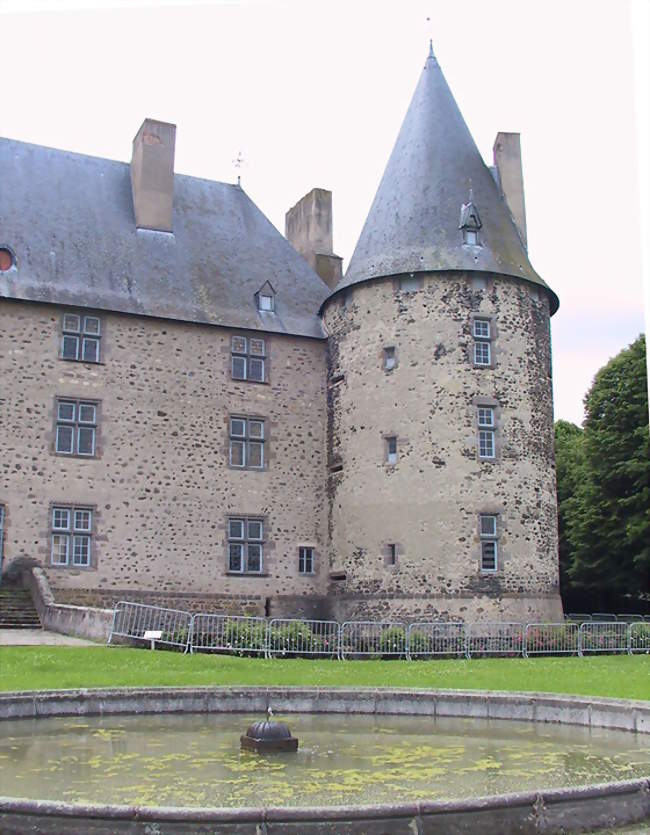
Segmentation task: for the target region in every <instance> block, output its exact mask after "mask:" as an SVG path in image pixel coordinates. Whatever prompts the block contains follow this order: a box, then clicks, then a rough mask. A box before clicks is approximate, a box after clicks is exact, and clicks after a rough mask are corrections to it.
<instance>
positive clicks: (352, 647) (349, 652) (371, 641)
mask: <svg viewBox="0 0 650 835" xmlns="http://www.w3.org/2000/svg"><path fill="white" fill-rule="evenodd" d="M339 655H340V658H341V660H342V661H344V660H345V659H346V658H350V657H355V658H358V657H360V656H364V655H365V656H371V657H373V656H374V657H380V658H399V657H400V656H404V657H406V627H405V626H404V624H403V623H396V622H392V621H388V622H382V623H378V622H376V621H369V620H356V621H346V622H345V623H343V624H341V629H340V630H339Z"/></svg>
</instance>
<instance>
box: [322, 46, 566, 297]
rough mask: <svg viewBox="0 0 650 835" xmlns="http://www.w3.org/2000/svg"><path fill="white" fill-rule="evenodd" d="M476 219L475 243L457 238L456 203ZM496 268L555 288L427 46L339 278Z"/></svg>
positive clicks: (354, 281)
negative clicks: (539, 269) (535, 260)
mask: <svg viewBox="0 0 650 835" xmlns="http://www.w3.org/2000/svg"><path fill="white" fill-rule="evenodd" d="M470 187H471V189H472V191H473V198H472V200H473V204H474V206H475V207H476V209H477V211H478V213H479V216H480V218H481V222H482V228H481V233H480V242H481V244H482V246H481V247H474V246H469V245H463V235H462V232H461V231H460V229H459V222H458V219H459V215H460V212H461V207H462V206H463V205H464V204H466V203H467V202H468V197H469V190H470ZM442 270H462V271H470V270H471V271H475V272H476V271H478V272H489V273H501V274H503V275H510V276H515V277H517V278H523V279H526V280H527V281H529V282H532V283H533V284H536V285H540V286H542V287H544V288H545V289H546V290H547V291H548V294H549V297H550V304H551V313H554V312H555V311H556V310H557V308H558V305H559V302H558V299H557V296H556V295H555V293H554V292H553V291H552V290H551V289H550V288H549V287H548V286H547V285H546V284H545V283H544V281H543V280H542V279H541V278H540V277H539V276H538V275H537V273H536V272H535V270H534V269H533V267H532V266H531V263H530V261H529V260H528V256H527V254H526V250H525V248H524V246H523V244H522V242H521V238H520V237H519V233H518V231H517V228H516V226H515V224H514V222H513V220H512V217H511V215H510V211H509V209H508V206H507V205H506V203H505V201H504V199H503V198H502V197H501V194H500V192H499V190H498V188H497V186H496V183H495V181H494V178H493V177H492V174H491V173H490V170H489V169H488V168H487V166H486V165H485V163H484V162H483V159H482V158H481V155H480V153H479V151H478V148H477V147H476V145H475V143H474V140H473V139H472V136H471V134H470V132H469V130H468V128H467V125H466V124H465V121H464V119H463V117H462V114H461V112H460V110H459V109H458V105H457V104H456V102H455V100H454V97H453V95H452V93H451V90H450V89H449V87H448V85H447V82H446V80H445V77H444V75H443V74H442V70H441V69H440V66H439V65H438V62H437V61H436V58H435V56H434V54H433V50H431V51H430V53H429V57H428V58H427V61H426V64H425V66H424V69H423V71H422V75H421V77H420V81H419V83H418V85H417V87H416V90H415V93H414V95H413V99H412V100H411V104H410V105H409V109H408V111H407V114H406V117H405V119H404V122H403V123H402V127H401V130H400V133H399V136H398V137H397V142H396V143H395V147H394V148H393V151H392V154H391V156H390V159H389V160H388V164H387V166H386V170H385V171H384V176H383V178H382V180H381V183H380V185H379V189H378V190H377V194H376V196H375V199H374V201H373V204H372V206H371V209H370V212H369V214H368V217H367V219H366V222H365V225H364V227H363V230H362V232H361V236H360V238H359V241H358V243H357V246H356V249H355V250H354V254H353V255H352V258H351V260H350V264H349V266H348V269H347V272H346V274H345V276H344V278H343V281H342V282H341V283H340V284H339V285H338V286H337V287H336V288H335V291H334V293H333V294H332V295H334V294H335V293H337V292H339V291H340V290H341V289H343V288H345V287H349V286H351V285H353V284H358V283H360V282H363V281H367V280H368V279H372V278H379V277H382V276H389V275H400V274H403V273H416V272H429V271H442Z"/></svg>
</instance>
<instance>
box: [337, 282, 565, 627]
mask: <svg viewBox="0 0 650 835" xmlns="http://www.w3.org/2000/svg"><path fill="white" fill-rule="evenodd" d="M401 287H403V285H400V281H399V279H391V278H389V279H384V280H381V281H373V282H369V283H366V284H362V285H357V286H355V287H354V288H351V289H348V290H345V291H344V292H342V293H339V294H338V295H337V296H335V297H334V298H333V299H332V300H331V301H330V302H328V303H327V304H326V308H325V312H324V321H325V324H326V327H327V330H328V333H329V334H330V340H329V363H330V368H329V387H328V410H329V415H328V420H329V423H328V446H329V464H330V475H329V485H328V505H329V507H328V514H329V515H328V530H329V534H330V537H331V548H330V562H331V566H330V569H331V572H332V574H333V575H334V577H338V578H343V577H344V578H345V579H333V581H332V584H331V592H330V593H331V596H332V609H333V614H334V616H335V617H336V618H338V619H340V620H342V619H345V618H365V617H369V618H382V617H384V618H385V617H409V618H413V617H415V618H419V617H422V618H437V617H441V616H442V617H449V618H460V619H462V620H475V619H476V620H489V619H495V620H507V619H510V618H512V619H516V620H527V621H530V620H536V619H543V620H554V619H556V618H558V617H560V616H561V613H562V609H561V602H560V598H559V595H558V556H557V509H556V494H555V467H554V450H553V407H552V392H551V377H550V333H549V306H548V299H547V297H546V296H545V294H544V292H543V291H540V290H538V289H537V288H532V287H531V286H530V285H528V284H527V283H525V282H518V281H516V280H512V279H507V278H499V277H495V278H490V279H489V280H487V279H486V278H479V277H472V276H471V275H465V274H460V273H447V274H444V273H443V274H436V275H427V276H421V277H420V289H416V290H415V292H406V290H405V289H400V288H401ZM477 315H478V316H480V317H483V318H486V319H489V320H490V322H491V327H492V334H493V337H494V338H493V339H492V357H493V367H474V363H473V353H472V350H473V342H474V339H473V336H472V321H473V317H475V316H477ZM386 347H393V348H394V349H395V358H396V366H395V368H394V369H392V370H385V368H384V355H383V350H384V348H386ZM479 404H484V405H490V406H492V407H493V408H494V410H495V415H496V457H495V459H494V460H493V461H490V460H481V459H479V457H478V449H477V448H478V427H477V405H479ZM388 436H396V437H397V462H396V463H395V464H394V465H391V464H389V463H387V460H386V438H387V437H388ZM481 513H482V514H494V515H496V516H497V517H498V543H497V545H498V570H497V572H496V573H483V572H481V569H480V556H481V544H480V537H479V514H481ZM389 544H394V545H395V550H396V560H395V564H394V565H393V564H391V558H390V552H389V550H388V546H389Z"/></svg>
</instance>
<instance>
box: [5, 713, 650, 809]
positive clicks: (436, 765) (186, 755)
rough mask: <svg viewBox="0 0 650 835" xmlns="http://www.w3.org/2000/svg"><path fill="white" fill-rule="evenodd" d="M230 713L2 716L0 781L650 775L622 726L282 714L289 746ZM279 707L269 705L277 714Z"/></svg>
mask: <svg viewBox="0 0 650 835" xmlns="http://www.w3.org/2000/svg"><path fill="white" fill-rule="evenodd" d="M258 718H260V717H256V716H248V715H246V716H245V715H242V714H234V715H233V714H231V715H211V716H210V715H198V714H197V715H185V716H172V715H168V716H164V715H163V716H160V715H151V716H122V717H105V718H95V717H93V718H86V719H70V718H66V719H62V718H59V719H39V720H20V721H14V722H3V723H2V726H1V727H2V737H1V738H0V795H5V796H10V797H31V798H42V799H51V800H63V801H68V802H95V803H117V804H140V805H155V806H258V805H273V806H314V805H336V804H342V803H390V802H402V801H411V800H416V799H422V798H427V799H437V798H445V799H451V798H461V797H471V796H480V795H489V794H500V793H504V792H511V791H526V790H532V789H535V788H552V787H560V786H579V785H584V784H585V783H594V782H605V781H610V780H625V779H631V778H635V777H642V776H647V775H650V746H649V740H648V738H647V736H646V737H644V736H642V735H635V734H631V733H624V732H617V731H605V730H591V731H590V730H588V729H585V728H580V727H567V726H564V727H562V726H555V725H534V724H528V723H524V722H505V721H495V720H491V721H486V720H476V719H444V718H440V719H436V720H433V719H430V718H412V717H402V716H377V717H374V716H356V715H355V716H351V715H342V716H333V715H327V716H310V715H304V714H296V715H291V716H287V717H284V719H285V720H286V721H287V722H288V724H289V726H290V728H291V731H292V733H293V735H294V736H297V737H298V738H299V740H300V747H299V750H298V752H297V753H295V754H276V755H272V756H268V755H267V756H260V755H257V754H254V753H251V752H241V751H240V749H239V735H240V734H241V733H243V732H244V731H245V729H246V728H247V726H248V725H249V724H250V722H252V721H254V720H255V719H258ZM280 718H282V717H280Z"/></svg>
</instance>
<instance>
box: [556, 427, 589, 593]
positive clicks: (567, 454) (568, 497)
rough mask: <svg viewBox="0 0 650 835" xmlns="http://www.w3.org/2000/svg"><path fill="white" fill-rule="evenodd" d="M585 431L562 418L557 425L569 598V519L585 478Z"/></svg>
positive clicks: (564, 584) (563, 579) (563, 583)
mask: <svg viewBox="0 0 650 835" xmlns="http://www.w3.org/2000/svg"><path fill="white" fill-rule="evenodd" d="M583 436H584V432H583V430H582V429H581V428H580V427H579V426H576V425H575V423H569V422H568V421H566V420H558V421H557V423H556V424H555V466H556V472H557V515H558V532H559V542H558V545H559V553H560V589H561V591H562V596H563V597H565V598H566V596H567V594H568V593H569V590H570V588H571V580H570V578H569V574H568V570H569V566H570V564H571V543H570V542H569V539H568V536H567V527H568V519H569V518H570V516H571V506H572V503H573V501H574V496H575V495H576V493H577V492H578V488H579V486H580V483H581V481H582V479H583V475H582V470H583V468H584V449H583V440H584V437H583Z"/></svg>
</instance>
